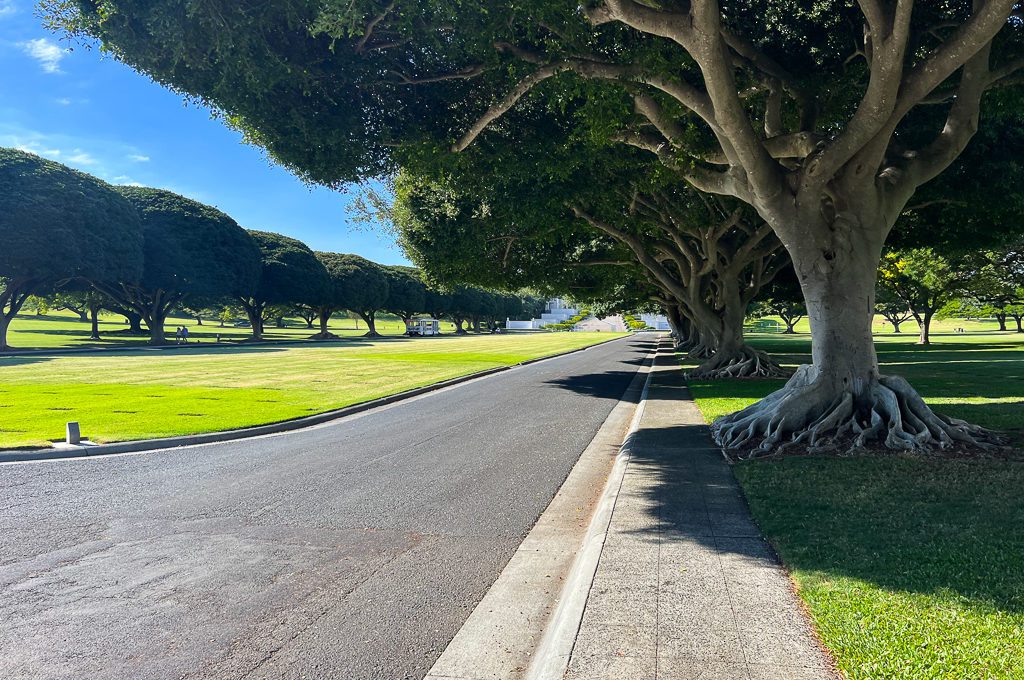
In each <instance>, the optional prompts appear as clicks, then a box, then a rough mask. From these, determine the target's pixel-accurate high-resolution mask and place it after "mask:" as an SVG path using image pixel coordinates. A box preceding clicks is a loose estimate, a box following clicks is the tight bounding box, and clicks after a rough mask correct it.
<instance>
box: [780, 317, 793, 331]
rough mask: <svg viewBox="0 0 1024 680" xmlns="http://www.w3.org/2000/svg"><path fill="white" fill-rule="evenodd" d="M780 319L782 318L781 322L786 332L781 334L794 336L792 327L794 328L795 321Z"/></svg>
mask: <svg viewBox="0 0 1024 680" xmlns="http://www.w3.org/2000/svg"><path fill="white" fill-rule="evenodd" d="M781 318H782V322H783V323H785V324H786V330H784V331H782V332H783V334H786V335H793V334H795V333H796V331H795V330H794V329H793V327H794V326H796V319H787V318H786V317H781Z"/></svg>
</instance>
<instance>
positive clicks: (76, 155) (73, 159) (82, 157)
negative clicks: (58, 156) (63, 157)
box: [68, 149, 99, 165]
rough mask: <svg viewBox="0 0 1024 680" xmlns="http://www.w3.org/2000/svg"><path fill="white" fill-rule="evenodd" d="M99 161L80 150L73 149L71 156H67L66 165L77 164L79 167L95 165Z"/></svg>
mask: <svg viewBox="0 0 1024 680" xmlns="http://www.w3.org/2000/svg"><path fill="white" fill-rule="evenodd" d="M98 162H99V161H97V160H96V159H95V158H93V157H92V156H90V155H89V154H88V153H86V152H85V151H82V150H81V149H74V150H72V152H71V155H70V156H68V163H77V164H79V165H96V164H97V163H98Z"/></svg>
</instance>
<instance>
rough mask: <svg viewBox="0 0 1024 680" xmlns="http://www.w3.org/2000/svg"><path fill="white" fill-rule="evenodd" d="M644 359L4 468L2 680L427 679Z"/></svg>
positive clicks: (622, 357) (625, 355)
mask: <svg viewBox="0 0 1024 680" xmlns="http://www.w3.org/2000/svg"><path fill="white" fill-rule="evenodd" d="M649 342H651V341H650V340H645V339H641V338H632V339H628V340H624V341H619V342H613V343H610V344H607V345H603V346H600V347H595V348H592V349H589V350H587V351H585V352H579V353H576V354H572V355H568V356H566V357H562V358H558V359H554V360H551V361H546V362H541V363H539V364H534V365H530V366H525V367H522V368H519V369H516V370H514V371H508V372H505V373H501V374H497V375H494V376H490V377H488V378H484V379H481V380H478V381H474V382H470V383H466V384H463V385H460V386H457V387H453V388H450V389H447V390H444V391H441V392H438V393H435V394H432V395H426V396H423V397H420V398H417V399H414V400H410V401H406V402H401V403H399V404H395V405H392V406H390V407H385V408H382V409H379V410H375V411H371V412H368V413H365V414H360V415H357V416H352V417H350V418H347V419H345V420H341V421H337V422H335V423H330V424H327V425H322V426H319V427H316V428H311V429H308V430H301V431H297V432H292V433H288V434H284V435H278V436H273V437H265V438H260V439H252V440H244V441H239V442H231V443H222V444H211V445H206V446H201V447H192V448H184V449H174V450H169V451H162V452H155V453H150V454H143V455H125V456H112V457H108V458H101V459H92V460H76V461H52V462H47V463H32V464H19V465H3V466H0V678H12V679H13V678H75V679H76V680H78V679H82V678H133V679H134V678H218V679H221V678H282V677H285V678H300V677H301V678H339V679H350V678H352V679H354V678H382V679H387V680H392V679H398V678H422V677H423V676H424V675H425V674H426V672H427V670H429V668H430V666H431V665H432V664H433V662H434V660H435V659H436V658H437V656H438V655H439V654H440V653H441V651H442V650H443V649H444V647H445V646H446V645H447V643H448V641H449V640H450V639H451V638H452V636H453V635H454V634H455V633H456V631H458V629H459V627H460V626H461V625H462V623H463V622H464V621H465V619H466V618H467V617H468V616H469V614H470V612H471V611H472V610H473V607H474V606H475V605H476V603H477V602H478V601H479V600H480V599H481V598H482V597H483V595H484V593H485V592H486V591H487V589H488V587H489V586H490V585H491V583H492V582H493V581H494V579H495V578H497V576H498V574H499V573H500V571H501V569H502V568H503V567H504V565H505V564H506V562H507V561H508V560H509V558H510V557H511V556H512V553H513V552H514V551H515V549H516V547H517V546H518V545H519V543H520V542H521V540H522V538H523V537H524V536H525V535H526V533H527V532H528V531H529V529H530V528H531V526H532V525H533V524H534V522H535V521H536V519H537V517H538V516H539V515H540V513H541V512H542V511H543V509H544V508H545V506H546V505H547V504H548V502H549V501H550V499H551V498H552V497H553V496H554V494H555V492H556V491H557V490H558V487H559V486H560V485H561V483H562V481H563V480H564V479H565V477H566V476H567V475H568V473H569V470H570V469H571V468H572V466H573V464H574V463H575V461H576V459H577V458H578V457H579V455H580V453H581V452H582V451H583V449H584V448H586V446H587V444H588V443H589V442H590V440H591V439H592V438H593V436H594V434H595V433H596V432H597V430H598V428H599V427H600V425H601V423H602V422H603V421H604V419H605V418H606V417H607V415H608V413H609V411H610V410H611V409H612V407H613V406H614V405H615V403H616V401H617V400H618V398H619V396H620V395H621V394H622V393H623V392H624V391H625V389H626V387H627V385H628V384H629V381H630V379H631V378H632V376H633V374H634V372H635V371H636V369H637V367H638V364H639V363H641V362H642V360H643V357H644V356H645V355H646V352H647V350H648V348H649V344H648V343H649Z"/></svg>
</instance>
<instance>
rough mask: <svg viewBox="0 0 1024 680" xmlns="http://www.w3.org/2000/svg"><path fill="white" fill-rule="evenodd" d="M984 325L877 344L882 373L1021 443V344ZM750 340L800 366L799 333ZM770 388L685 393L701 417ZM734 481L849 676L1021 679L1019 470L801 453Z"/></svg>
mask: <svg viewBox="0 0 1024 680" xmlns="http://www.w3.org/2000/svg"><path fill="white" fill-rule="evenodd" d="M954 327H964V328H966V329H967V330H968V331H969V332H968V333H966V334H956V333H952V332H951V330H952V328H954ZM914 328H915V325H914V324H913V323H910V324H908V325H907V326H906V327H905V330H907V331H913V330H914ZM994 328H995V324H994V323H989V324H985V323H981V322H973V323H970V324H966V323H964V322H960V321H956V320H950V321H947V322H945V323H940V324H938V328H937V329H936V330H937V333H934V334H933V337H932V340H933V343H934V344H933V345H932V346H931V347H919V346H917V345H915V344H913V343H914V336H913V334H912V333H908V334H907V335H906V336H905V337H903V338H900V337H899V336H895V335H891V334H890V335H881V336H878V337H877V338H876V340H877V344H878V352H879V360H880V362H881V364H882V370H883V372H887V373H899V374H901V375H904V376H905V377H907V378H908V379H909V380H910V382H911V383H912V384H913V385H914V386H915V387H916V388H917V389H918V390H919V391H920V393H921V394H922V396H923V397H924V398H925V400H926V401H927V402H928V403H929V404H931V405H932V406H933V407H934V408H935V409H936V410H938V411H940V412H943V413H947V414H949V415H952V416H956V417H960V418H965V419H967V420H970V421H972V422H975V423H977V424H979V425H984V426H986V427H991V428H996V429H1001V430H1008V431H1010V432H1011V434H1012V435H1013V436H1014V437H1016V441H1017V442H1018V443H1020V442H1021V440H1022V439H1024V437H1022V434H1024V336H1022V335H1019V334H1016V333H1012V332H1010V333H999V332H996V331H994V330H993V329H994ZM752 340H753V343H754V344H756V345H758V346H760V347H761V348H762V349H766V350H769V351H772V352H774V353H776V354H778V355H781V358H782V359H783V360H784V362H785V363H802V362H806V361H807V360H808V357H807V353H808V351H809V348H810V345H809V337H808V336H806V335H804V336H800V335H797V336H795V337H794V336H778V335H755V336H753V337H752ZM780 384H781V381H723V382H719V383H697V384H694V385H692V392H693V394H694V397H695V399H696V400H697V403H698V405H699V406H700V408H701V410H702V412H703V413H704V415H705V418H706V419H707V420H708V421H709V422H710V421H711V420H713V419H714V418H716V417H718V416H720V415H722V414H725V413H729V412H731V411H733V410H735V409H738V408H742V407H743V406H745V405H747V404H749V403H752V402H753V401H755V400H756V399H758V398H760V397H761V396H763V395H764V394H767V393H768V392H769V391H771V390H772V389H774V388H775V387H777V386H779V385H780ZM735 471H736V476H737V477H738V478H739V480H740V483H741V485H742V486H743V489H744V492H745V493H746V495H747V498H748V500H749V502H750V506H751V510H752V511H753V513H754V517H755V518H756V519H757V521H758V523H759V524H760V526H761V528H762V529H763V530H764V532H765V534H766V536H767V537H768V539H769V540H770V541H771V542H772V544H773V545H774V546H775V548H776V550H777V551H778V553H779V555H780V556H781V557H782V559H783V561H784V562H785V563H786V565H787V567H788V568H789V569H790V571H791V573H792V575H793V577H794V578H795V580H796V582H797V584H798V586H799V589H800V596H801V598H803V600H804V601H805V602H806V603H807V605H808V607H809V609H810V612H811V615H812V616H813V618H814V620H815V623H816V625H817V627H818V630H819V632H820V633H821V637H822V639H823V641H824V642H825V644H826V645H827V646H828V647H829V648H830V649H831V650H832V651H833V653H834V655H835V656H836V658H837V660H838V664H839V667H840V669H841V670H842V671H843V672H844V673H845V675H846V676H847V677H848V678H856V679H868V678H870V679H879V678H907V679H911V678H913V679H915V680H917V679H919V678H936V679H938V678H943V679H945V678H951V679H952V678H978V679H982V678H1024V462H1020V461H996V460H984V461H963V460H933V459H922V458H916V457H911V456H905V455H895V454H894V455H891V456H861V457H851V458H835V457H825V456H804V457H789V458H783V459H781V460H763V461H753V462H744V463H741V464H739V465H737V466H736V468H735Z"/></svg>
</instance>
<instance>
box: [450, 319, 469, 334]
mask: <svg viewBox="0 0 1024 680" xmlns="http://www.w3.org/2000/svg"><path fill="white" fill-rule="evenodd" d="M452 321H454V322H455V335H466V329H465V328H463V327H462V324H464V323H465V322H466V321H465V319H463V318H461V317H457V316H456V317H452Z"/></svg>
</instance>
